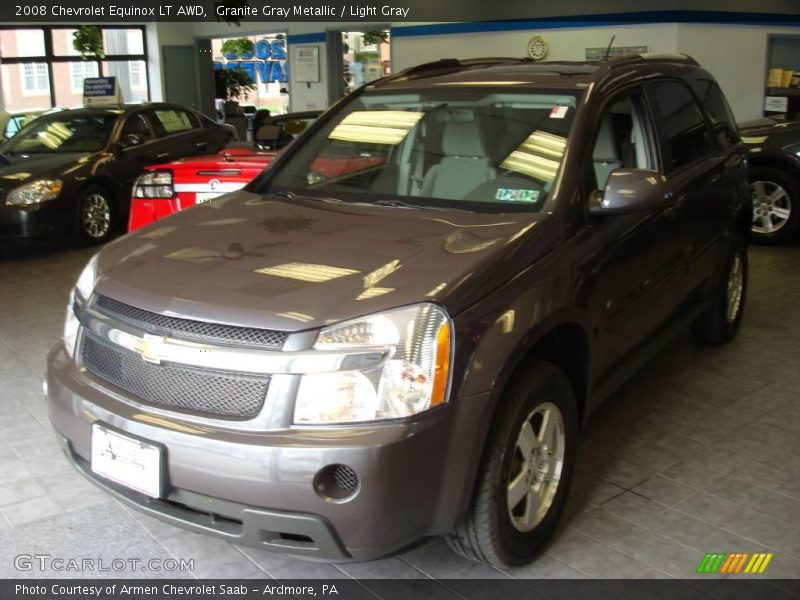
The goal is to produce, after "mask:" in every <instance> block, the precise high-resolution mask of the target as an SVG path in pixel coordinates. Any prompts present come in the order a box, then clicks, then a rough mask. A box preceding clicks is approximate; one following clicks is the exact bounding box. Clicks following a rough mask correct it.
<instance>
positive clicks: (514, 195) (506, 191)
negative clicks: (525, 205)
mask: <svg viewBox="0 0 800 600" xmlns="http://www.w3.org/2000/svg"><path fill="white" fill-rule="evenodd" d="M539 194H540V191H539V190H512V189H510V188H500V189H498V190H497V193H496V194H495V195H494V199H495V200H500V201H502V202H536V201H537V200H539Z"/></svg>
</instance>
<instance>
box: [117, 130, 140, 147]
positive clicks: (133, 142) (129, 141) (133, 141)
mask: <svg viewBox="0 0 800 600" xmlns="http://www.w3.org/2000/svg"><path fill="white" fill-rule="evenodd" d="M142 144H144V136H142V135H141V134H138V133H126V134H125V135H123V136H122V137H121V138H120V140H119V147H120V148H121V149H123V150H125V149H126V148H133V147H134V146H141V145H142Z"/></svg>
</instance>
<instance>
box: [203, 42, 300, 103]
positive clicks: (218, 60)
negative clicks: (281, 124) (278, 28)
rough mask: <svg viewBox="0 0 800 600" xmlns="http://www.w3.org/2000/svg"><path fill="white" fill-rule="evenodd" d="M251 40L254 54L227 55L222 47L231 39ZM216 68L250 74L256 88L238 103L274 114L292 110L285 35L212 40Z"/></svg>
mask: <svg viewBox="0 0 800 600" xmlns="http://www.w3.org/2000/svg"><path fill="white" fill-rule="evenodd" d="M243 37H244V38H247V39H248V40H250V41H251V42H253V51H252V52H247V53H245V55H244V56H239V55H237V54H232V53H228V54H223V52H222V44H223V43H224V42H225V41H226V40H229V39H241V38H243ZM211 54H212V56H213V58H214V69H215V70H219V69H241V70H243V71H245V72H246V73H247V74H248V75H250V79H252V80H253V82H255V84H256V89H255V90H254V91H253V92H251V93H250V94H248V95H247V96H245V97H244V98H240V99H239V100H238V102H239V104H240V105H241V106H255V107H256V108H257V109H261V108H266V109H268V110H269V111H270V112H271V113H272V114H282V113H285V112H288V110H289V94H288V90H289V72H288V70H287V69H288V65H289V61H288V60H287V49H286V36H285V35H284V34H281V33H278V34H264V35H248V36H233V37H224V38H214V39H212V40H211ZM281 90H283V92H282V91H281Z"/></svg>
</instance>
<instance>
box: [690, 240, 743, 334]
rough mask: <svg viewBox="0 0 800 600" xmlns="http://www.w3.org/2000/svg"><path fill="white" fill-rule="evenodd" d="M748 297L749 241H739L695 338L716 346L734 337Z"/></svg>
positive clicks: (696, 324)
mask: <svg viewBox="0 0 800 600" xmlns="http://www.w3.org/2000/svg"><path fill="white" fill-rule="evenodd" d="M746 296H747V243H746V242H745V241H744V240H735V241H734V242H733V244H732V248H731V250H730V251H729V253H728V258H727V260H726V263H725V272H724V273H723V277H722V278H721V280H720V282H719V285H718V286H717V291H716V293H715V294H714V299H713V300H712V302H711V305H710V306H709V307H708V309H707V310H706V311H705V312H704V313H703V314H702V315H701V316H700V318H698V319H697V321H695V322H694V324H693V325H692V333H694V337H695V339H696V340H697V341H698V342H699V343H701V344H713V345H716V344H726V343H728V342H730V341H731V340H733V338H735V337H736V334H737V333H738V331H739V326H740V325H741V323H742V315H743V314H744V303H745V298H746Z"/></svg>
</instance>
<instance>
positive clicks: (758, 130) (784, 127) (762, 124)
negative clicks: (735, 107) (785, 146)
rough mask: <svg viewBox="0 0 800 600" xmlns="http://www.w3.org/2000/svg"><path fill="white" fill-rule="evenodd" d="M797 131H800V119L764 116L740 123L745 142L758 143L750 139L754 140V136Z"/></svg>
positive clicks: (740, 130) (740, 131)
mask: <svg viewBox="0 0 800 600" xmlns="http://www.w3.org/2000/svg"><path fill="white" fill-rule="evenodd" d="M797 131H800V121H776V120H774V119H769V118H763V119H755V120H753V121H746V122H744V123H739V133H740V134H741V136H742V141H743V142H744V143H745V144H748V143H750V144H752V143H758V142H753V141H749V140H752V138H758V137H765V136H769V135H772V134H775V133H787V132H797ZM761 141H763V140H761Z"/></svg>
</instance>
